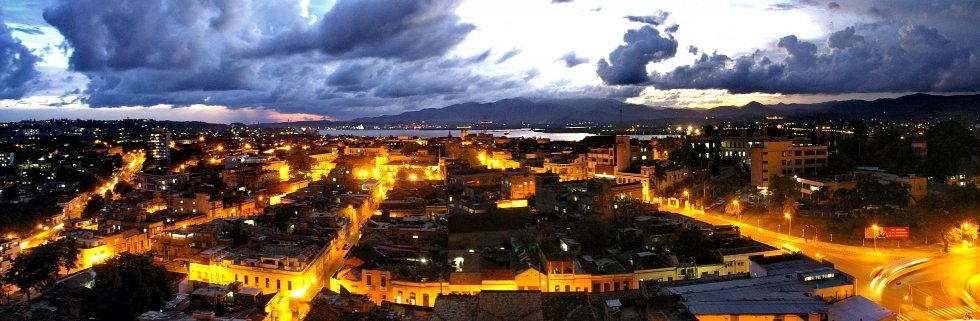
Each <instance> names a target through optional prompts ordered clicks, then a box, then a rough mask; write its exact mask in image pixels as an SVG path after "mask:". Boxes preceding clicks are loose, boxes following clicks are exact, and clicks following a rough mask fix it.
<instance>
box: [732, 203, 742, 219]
mask: <svg viewBox="0 0 980 321" xmlns="http://www.w3.org/2000/svg"><path fill="white" fill-rule="evenodd" d="M732 205H733V206H735V215H738V221H739V222H741V221H742V208H741V207H739V206H738V200H733V201H732Z"/></svg>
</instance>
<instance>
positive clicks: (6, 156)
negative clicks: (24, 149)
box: [0, 153, 14, 167]
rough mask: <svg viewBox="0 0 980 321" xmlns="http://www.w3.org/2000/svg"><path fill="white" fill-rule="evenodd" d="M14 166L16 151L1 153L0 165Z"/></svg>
mask: <svg viewBox="0 0 980 321" xmlns="http://www.w3.org/2000/svg"><path fill="white" fill-rule="evenodd" d="M10 166H14V153H0V167H10Z"/></svg>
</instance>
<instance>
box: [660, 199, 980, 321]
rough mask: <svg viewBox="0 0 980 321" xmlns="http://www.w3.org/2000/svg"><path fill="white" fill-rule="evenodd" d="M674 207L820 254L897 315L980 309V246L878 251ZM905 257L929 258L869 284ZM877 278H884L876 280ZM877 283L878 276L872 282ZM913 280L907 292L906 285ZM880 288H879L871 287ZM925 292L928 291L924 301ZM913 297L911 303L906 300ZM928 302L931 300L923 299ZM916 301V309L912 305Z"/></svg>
mask: <svg viewBox="0 0 980 321" xmlns="http://www.w3.org/2000/svg"><path fill="white" fill-rule="evenodd" d="M677 212H679V213H682V214H684V215H687V216H690V217H692V218H695V219H698V220H702V221H705V222H708V223H711V224H715V225H725V224H732V225H735V226H739V227H741V231H742V234H743V235H745V236H748V237H751V238H752V239H754V240H757V241H760V242H763V243H766V244H769V245H771V246H774V247H777V248H778V247H782V246H783V245H785V244H790V245H792V246H794V247H796V248H798V249H800V250H801V252H802V253H804V254H806V255H807V256H809V257H811V258H814V259H818V260H819V259H824V260H828V261H830V262H833V263H834V266H835V267H836V268H837V269H839V270H841V271H844V272H846V273H848V274H850V275H851V276H853V277H854V278H855V285H856V287H857V291H858V294H861V295H863V296H865V297H867V298H870V299H872V300H875V301H878V302H879V303H881V304H882V305H884V306H885V307H887V308H888V309H890V310H892V311H894V312H896V314H899V315H900V320H902V321H910V320H949V319H956V318H966V315H965V313H968V312H969V313H975V314H976V313H977V312H980V306H978V304H977V301H976V299H975V298H974V295H976V294H977V293H970V289H971V284H970V283H968V282H969V281H972V282H973V284H972V289H974V291H975V290H976V289H977V287H976V284H977V283H978V281H980V280H978V278H977V277H976V275H978V274H977V273H978V270H977V268H978V264H980V257H978V256H977V254H978V252H980V249H976V248H973V249H961V248H955V246H954V248H953V249H952V251H951V252H952V253H950V254H949V255H941V254H939V253H938V252H937V251H936V250H935V247H930V246H927V247H922V248H911V249H883V248H878V249H877V252H876V251H875V249H873V248H869V247H855V246H847V245H839V244H831V243H827V242H816V241H813V240H810V241H807V242H804V240H803V239H802V238H798V237H791V236H787V235H785V234H781V233H776V232H775V231H770V230H763V229H759V228H757V227H755V226H752V225H750V224H747V223H742V222H738V221H736V220H733V219H730V218H728V217H725V216H721V215H718V214H717V213H713V212H708V213H707V214H702V212H701V211H698V210H682V209H678V210H677ZM903 257H920V258H931V259H930V260H928V261H927V262H925V263H922V264H919V265H916V266H914V267H912V268H908V269H903V270H902V271H900V272H898V273H896V274H895V275H892V276H891V277H888V278H883V279H884V281H883V282H882V284H881V285H877V286H876V287H875V288H872V287H871V284H872V279H873V278H872V277H871V276H870V273H871V272H872V271H873V270H874V269H875V268H876V267H878V266H887V265H888V263H889V262H893V261H896V260H898V259H900V258H903ZM878 281H879V282H881V281H882V280H878ZM876 283H877V282H876ZM910 286H911V295H909V290H910V288H909V287H910ZM875 289H878V290H875ZM926 297H931V298H930V299H929V301H927V299H926ZM910 302H912V303H910ZM927 302H929V306H928V307H927V306H926V303H927ZM913 304H914V307H915V308H914V309H912V305H913Z"/></svg>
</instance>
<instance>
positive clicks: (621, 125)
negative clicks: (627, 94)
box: [619, 104, 626, 134]
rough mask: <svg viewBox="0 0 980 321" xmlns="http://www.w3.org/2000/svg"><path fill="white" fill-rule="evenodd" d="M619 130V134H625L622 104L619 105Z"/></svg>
mask: <svg viewBox="0 0 980 321" xmlns="http://www.w3.org/2000/svg"><path fill="white" fill-rule="evenodd" d="M619 130H620V133H621V134H626V128H625V127H623V105H622V104H620V105H619Z"/></svg>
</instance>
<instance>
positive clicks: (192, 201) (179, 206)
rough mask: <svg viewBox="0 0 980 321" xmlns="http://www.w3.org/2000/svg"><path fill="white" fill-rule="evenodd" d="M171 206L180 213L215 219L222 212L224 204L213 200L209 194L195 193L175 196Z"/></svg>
mask: <svg viewBox="0 0 980 321" xmlns="http://www.w3.org/2000/svg"><path fill="white" fill-rule="evenodd" d="M169 206H170V207H171V208H173V210H174V211H176V212H178V213H203V214H206V215H207V216H209V217H215V216H218V214H219V213H220V212H221V209H222V207H223V206H224V204H223V202H222V201H221V200H220V199H219V200H211V196H210V195H208V194H207V193H194V194H188V195H179V196H174V197H173V198H172V199H171V200H170V205H169Z"/></svg>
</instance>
